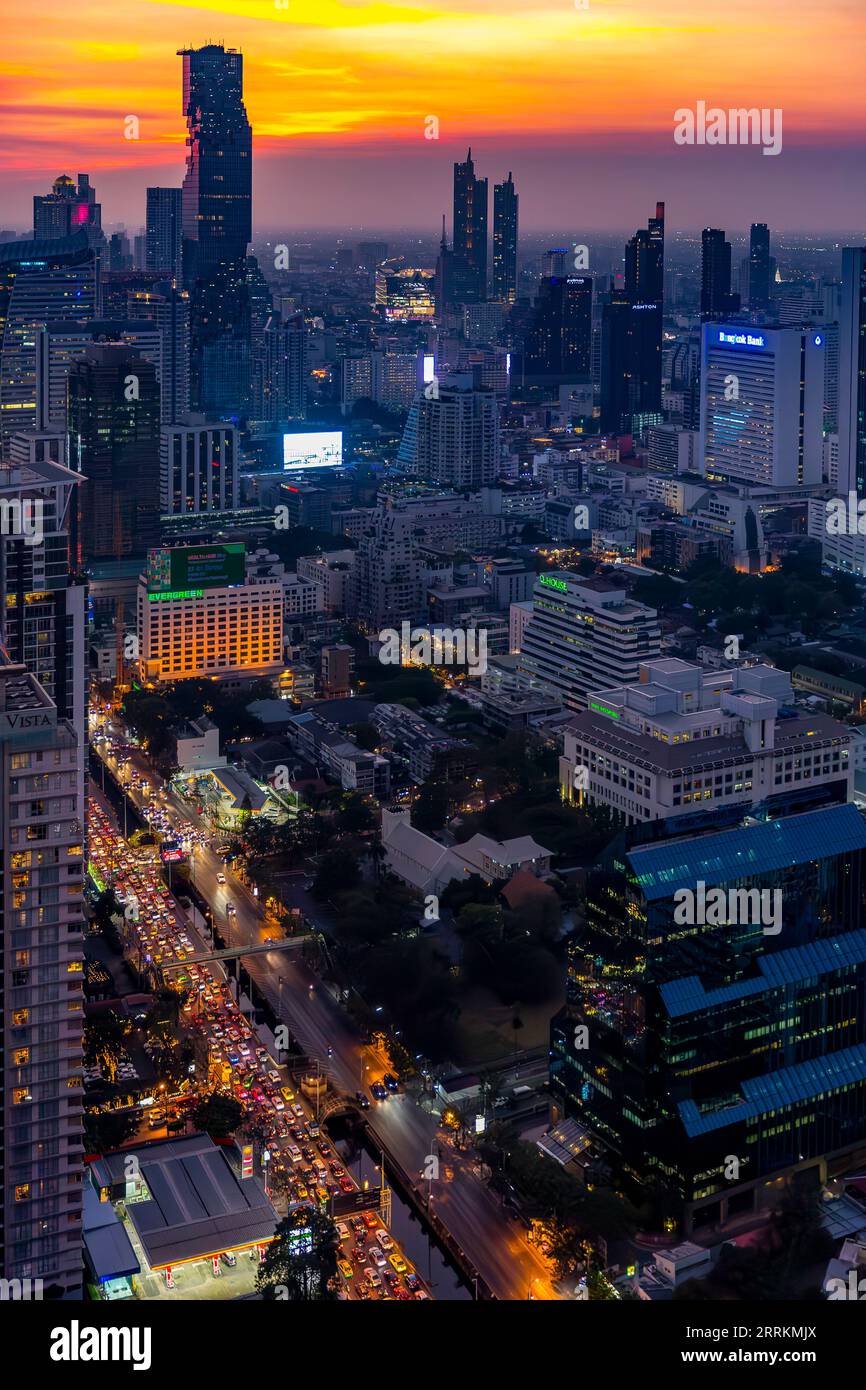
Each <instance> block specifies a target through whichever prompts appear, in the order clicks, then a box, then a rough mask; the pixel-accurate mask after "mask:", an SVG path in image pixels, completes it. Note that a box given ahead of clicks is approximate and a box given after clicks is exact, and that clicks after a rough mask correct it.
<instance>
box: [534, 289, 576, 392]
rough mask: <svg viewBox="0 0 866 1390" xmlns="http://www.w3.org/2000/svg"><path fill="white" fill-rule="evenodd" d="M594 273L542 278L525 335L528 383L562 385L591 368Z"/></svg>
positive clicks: (572, 380) (573, 380)
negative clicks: (591, 274)
mask: <svg viewBox="0 0 866 1390" xmlns="http://www.w3.org/2000/svg"><path fill="white" fill-rule="evenodd" d="M591 345H592V277H591V276H589V275H570V276H568V277H566V278H558V277H556V276H549V277H547V278H546V279H543V280H542V281H541V284H540V285H539V288H538V295H537V297H536V300H535V305H534V308H533V320H532V323H531V325H530V327H529V329H528V331H527V334H526V337H525V339H524V348H523V376H524V380H525V382H526V383H527V384H528V385H546V386H563V385H567V384H569V383H571V382H579V381H585V380H588V379H589V377H590V372H591Z"/></svg>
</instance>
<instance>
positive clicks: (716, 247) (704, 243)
mask: <svg viewBox="0 0 866 1390" xmlns="http://www.w3.org/2000/svg"><path fill="white" fill-rule="evenodd" d="M739 307H740V297H739V295H737V294H732V293H731V243H730V242H729V241H725V234H724V232H723V231H721V230H720V229H719V228H718V227H705V228H704V230H703V232H702V233H701V321H702V322H703V323H713V322H717V321H718V320H719V319H726V318H730V316H731V314H735V313H736V312H737V310H738V309H739Z"/></svg>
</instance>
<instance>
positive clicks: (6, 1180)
mask: <svg viewBox="0 0 866 1390" xmlns="http://www.w3.org/2000/svg"><path fill="white" fill-rule="evenodd" d="M80 636H81V639H82V645H83V630H82V632H81V634H80ZM82 757H83V753H82V750H81V749H80V747H79V742H78V739H77V737H76V733H75V730H74V728H73V726H72V725H71V724H70V723H69V722H68V721H67V720H65V719H63V718H61V717H60V716H59V715H58V710H57V707H56V705H55V704H54V702H53V701H52V699H51V698H50V696H49V695H48V693H47V691H45V690H44V688H43V687H42V686H41V685H40V683H39V681H38V680H37V679H36V677H35V676H34V675H33V674H32V673H31V672H30V671H28V670H27V668H26V666H24V665H22V664H20V663H14V662H11V661H10V660H9V657H8V655H7V654H6V652H5V651H4V652H2V654H0V832H2V834H0V840H2V851H0V853H2V864H3V888H2V897H3V912H2V921H0V952H2V965H0V968H2V973H3V980H4V1007H3V1014H2V1024H0V1026H2V1033H3V1038H2V1042H3V1072H2V1077H3V1079H2V1115H3V1136H2V1137H3V1189H2V1197H0V1269H2V1271H3V1277H4V1279H16V1280H18V1279H20V1280H25V1279H33V1280H41V1281H42V1289H43V1295H44V1296H49V1290H50V1291H51V1294H53V1295H54V1296H56V1297H63V1296H67V1297H72V1298H80V1297H81V1296H82V1251H81V1247H82V1234H81V1226H82V1187H81V1183H82V1163H83V1158H84V1142H83V1114H82V1095H83V1091H82V1080H83V1078H82V1062H81V1054H82V1045H83V1018H84V1015H83V1005H84V1001H83V998H82V989H81V987H82V983H83V979H84V936H83V917H82V894H83V889H84V877H83V859H84V844H83V833H84V815H85V807H84V778H83V776H82V771H81V761H82ZM37 1296H38V1295H37Z"/></svg>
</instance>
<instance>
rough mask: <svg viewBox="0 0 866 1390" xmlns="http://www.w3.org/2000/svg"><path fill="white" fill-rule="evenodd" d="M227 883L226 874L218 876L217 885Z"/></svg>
mask: <svg viewBox="0 0 866 1390" xmlns="http://www.w3.org/2000/svg"><path fill="white" fill-rule="evenodd" d="M225 881H226V876H225V874H222V873H220V874H217V883H225Z"/></svg>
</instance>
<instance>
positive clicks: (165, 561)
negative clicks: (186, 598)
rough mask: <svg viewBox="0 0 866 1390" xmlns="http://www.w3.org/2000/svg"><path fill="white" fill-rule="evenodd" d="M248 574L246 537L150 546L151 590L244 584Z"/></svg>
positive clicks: (148, 576)
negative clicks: (214, 542) (217, 542)
mask: <svg viewBox="0 0 866 1390" xmlns="http://www.w3.org/2000/svg"><path fill="white" fill-rule="evenodd" d="M245 578H246V546H245V545H244V543H243V541H231V542H228V543H226V544H224V545H191V546H186V545H183V546H177V547H175V548H173V549H164V550H151V551H150V553H149V555H148V566H147V587H148V589H150V590H151V591H160V590H162V591H168V592H175V591H177V590H186V589H213V588H216V587H218V586H219V587H221V586H223V585H225V584H243V582H244V579H245Z"/></svg>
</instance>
